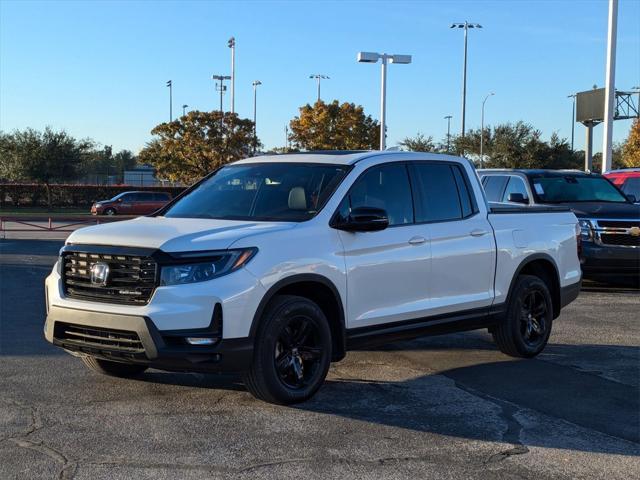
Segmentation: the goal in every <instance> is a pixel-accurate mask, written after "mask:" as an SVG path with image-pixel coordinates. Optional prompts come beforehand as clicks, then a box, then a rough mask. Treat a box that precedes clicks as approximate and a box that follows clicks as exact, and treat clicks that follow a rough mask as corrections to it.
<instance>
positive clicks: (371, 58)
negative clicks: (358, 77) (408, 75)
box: [357, 52, 411, 150]
mask: <svg viewBox="0 0 640 480" xmlns="http://www.w3.org/2000/svg"><path fill="white" fill-rule="evenodd" d="M357 60H358V62H359V63H377V62H378V60H380V61H381V63H382V68H381V82H380V150H384V149H385V145H386V138H385V137H386V131H387V129H386V109H387V105H386V103H387V62H389V63H398V64H401V65H406V64H409V63H411V55H389V54H386V53H376V52H358V55H357Z"/></svg>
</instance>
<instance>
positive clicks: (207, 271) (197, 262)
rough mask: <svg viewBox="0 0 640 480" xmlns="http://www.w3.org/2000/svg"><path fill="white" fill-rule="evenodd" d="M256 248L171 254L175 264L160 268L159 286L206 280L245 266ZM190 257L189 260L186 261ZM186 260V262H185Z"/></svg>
mask: <svg viewBox="0 0 640 480" xmlns="http://www.w3.org/2000/svg"><path fill="white" fill-rule="evenodd" d="M257 251H258V249H257V248H246V249H242V250H223V251H216V252H185V253H178V254H172V257H173V258H174V259H175V260H176V262H180V263H176V264H175V265H164V266H162V268H161V270H160V286H166V285H183V284H185V283H196V282H206V281H207V280H212V279H214V278H218V277H221V276H223V275H226V274H228V273H231V272H235V271H236V270H238V269H240V268H242V267H243V266H245V265H246V264H247V263H248V262H249V260H251V259H252V258H253V256H254V255H255V254H256V253H257ZM189 259H192V261H191V262H188V260H189ZM187 262H188V263H187Z"/></svg>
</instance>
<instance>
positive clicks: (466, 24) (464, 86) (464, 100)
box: [449, 21, 482, 138]
mask: <svg viewBox="0 0 640 480" xmlns="http://www.w3.org/2000/svg"><path fill="white" fill-rule="evenodd" d="M449 28H464V60H463V64H464V67H463V70H462V127H461V129H460V131H461V135H462V138H464V121H465V115H466V109H467V32H468V30H469V29H470V28H482V25H480V24H479V23H469V22H466V21H465V22H464V23H452V24H451V27H449Z"/></svg>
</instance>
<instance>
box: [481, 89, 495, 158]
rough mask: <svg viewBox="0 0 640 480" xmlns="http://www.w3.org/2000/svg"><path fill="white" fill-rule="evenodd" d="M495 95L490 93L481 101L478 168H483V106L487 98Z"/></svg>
mask: <svg viewBox="0 0 640 480" xmlns="http://www.w3.org/2000/svg"><path fill="white" fill-rule="evenodd" d="M493 95H495V93H493V92H491V93H490V94H488V95H487V96H486V97H484V100H483V101H482V116H481V119H480V168H483V167H484V156H483V153H484V152H483V147H484V104H485V103H487V100H488V99H489V97H491V96H493Z"/></svg>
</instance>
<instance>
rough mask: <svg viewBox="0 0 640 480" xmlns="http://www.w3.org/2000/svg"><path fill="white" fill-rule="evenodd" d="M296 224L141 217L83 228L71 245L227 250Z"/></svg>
mask: <svg viewBox="0 0 640 480" xmlns="http://www.w3.org/2000/svg"><path fill="white" fill-rule="evenodd" d="M295 225H296V224H295V223H285V222H249V221H239V220H213V219H202V218H165V217H138V218H136V219H133V220H123V221H115V222H110V223H104V224H102V225H96V226H93V227H86V228H81V229H79V230H76V231H75V232H73V233H72V234H71V235H70V236H69V238H68V239H67V244H71V243H73V244H89V245H116V246H126V247H142V248H159V249H161V250H163V251H165V252H188V251H198V250H224V249H226V248H229V247H230V246H231V245H232V244H233V243H234V242H236V241H237V240H239V239H241V238H245V237H248V236H252V235H259V234H261V233H265V232H272V231H277V230H287V229H291V228H293V227H295Z"/></svg>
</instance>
